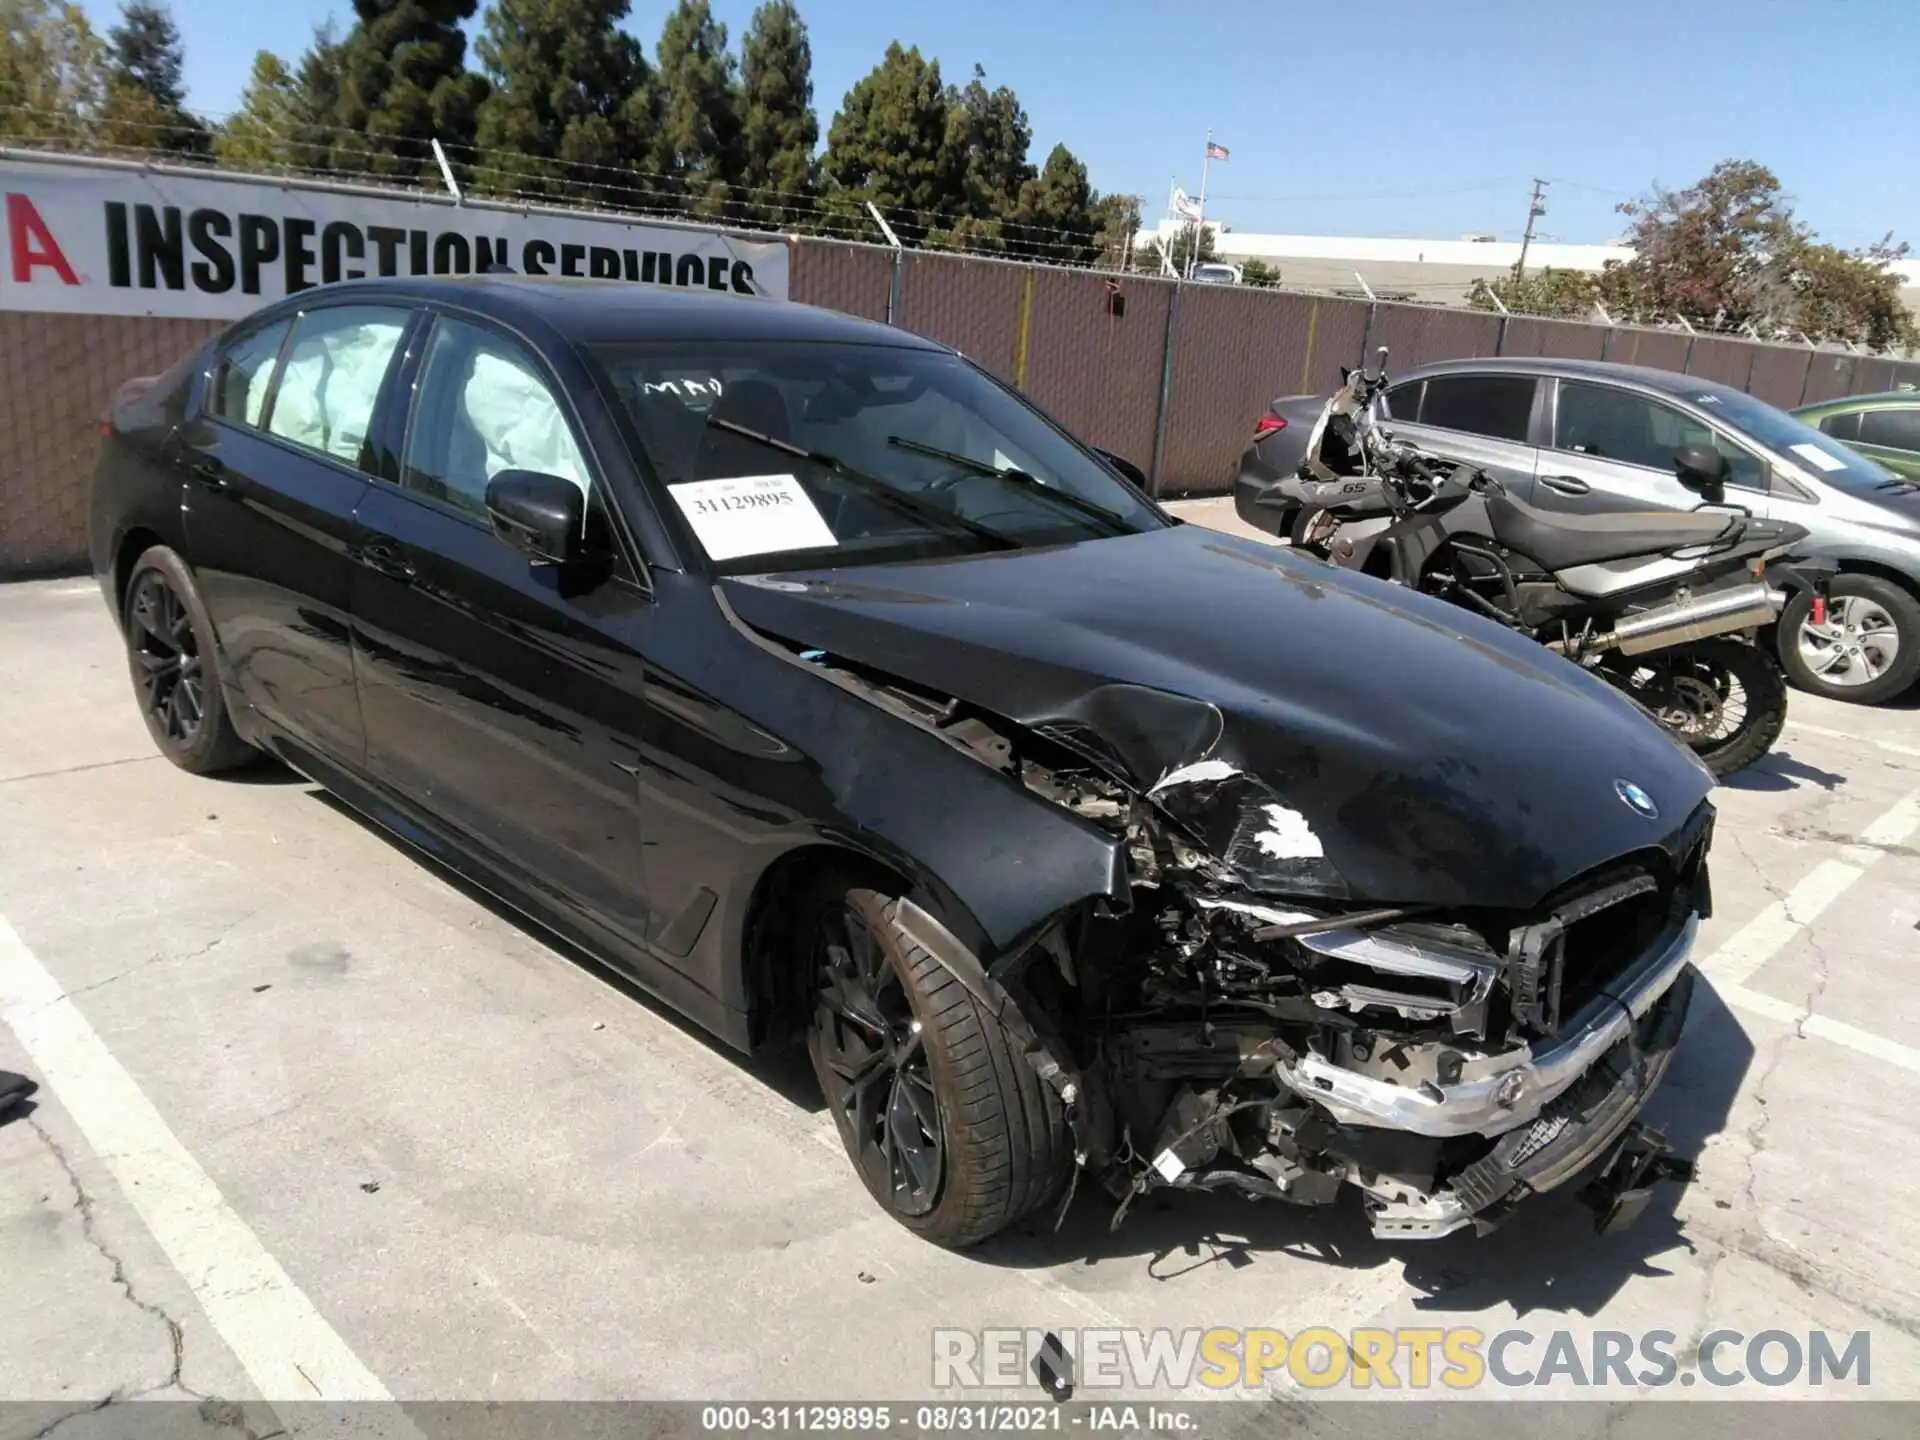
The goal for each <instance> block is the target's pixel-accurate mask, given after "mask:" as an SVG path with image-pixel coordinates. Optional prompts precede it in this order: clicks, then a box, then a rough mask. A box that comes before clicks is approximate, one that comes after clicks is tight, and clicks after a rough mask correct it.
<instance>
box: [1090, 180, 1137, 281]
mask: <svg viewBox="0 0 1920 1440" xmlns="http://www.w3.org/2000/svg"><path fill="white" fill-rule="evenodd" d="M1093 218H1094V223H1095V224H1096V225H1097V226H1098V227H1099V229H1098V231H1097V233H1096V235H1095V237H1094V238H1095V241H1096V243H1097V244H1098V245H1099V246H1100V263H1101V264H1102V265H1106V266H1110V267H1111V268H1113V269H1115V270H1119V269H1122V268H1127V269H1132V268H1133V267H1134V266H1136V265H1138V264H1139V263H1140V260H1139V257H1138V256H1136V255H1134V254H1133V253H1132V246H1133V242H1134V238H1135V237H1136V236H1137V235H1139V233H1140V197H1139V196H1138V195H1102V196H1101V197H1100V198H1099V199H1098V200H1097V201H1095V202H1094V206H1093Z"/></svg>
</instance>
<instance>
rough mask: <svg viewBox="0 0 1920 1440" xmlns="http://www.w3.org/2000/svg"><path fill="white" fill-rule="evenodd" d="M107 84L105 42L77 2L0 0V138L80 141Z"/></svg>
mask: <svg viewBox="0 0 1920 1440" xmlns="http://www.w3.org/2000/svg"><path fill="white" fill-rule="evenodd" d="M106 85H107V67H106V47H105V46H104V45H103V44H102V43H101V41H100V37H99V36H98V35H96V34H94V32H93V27H92V26H90V25H89V24H87V17H86V15H85V13H84V12H82V10H81V9H80V7H79V6H78V5H72V4H61V3H57V0H0V138H4V139H6V140H9V141H13V142H26V143H29V144H35V145H51V146H58V147H62V148H72V147H76V146H78V145H81V144H83V143H85V140H86V138H87V136H88V134H89V133H90V131H91V128H92V125H93V122H94V120H95V118H96V117H97V116H98V114H99V111H100V107H101V105H102V103H103V101H104V100H105V98H106Z"/></svg>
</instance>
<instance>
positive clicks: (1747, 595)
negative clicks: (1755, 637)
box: [1552, 583, 1781, 655]
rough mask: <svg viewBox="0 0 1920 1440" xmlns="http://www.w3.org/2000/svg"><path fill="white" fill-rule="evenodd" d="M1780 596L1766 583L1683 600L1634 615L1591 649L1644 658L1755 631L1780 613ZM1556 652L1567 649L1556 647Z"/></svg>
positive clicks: (1589, 643)
mask: <svg viewBox="0 0 1920 1440" xmlns="http://www.w3.org/2000/svg"><path fill="white" fill-rule="evenodd" d="M1777 593H1778V592H1776V591H1772V590H1770V589H1769V588H1768V587H1767V586H1766V585H1763V584H1758V583H1756V584H1753V585H1742V586H1739V587H1737V588H1735V589H1732V590H1719V591H1716V592H1714V593H1713V594H1711V595H1706V596H1702V597H1701V598H1699V599H1697V600H1683V601H1678V602H1676V603H1674V604H1672V605H1662V606H1660V607H1659V608H1658V609H1656V610H1645V611H1642V612H1641V613H1640V614H1638V615H1630V616H1628V617H1627V618H1626V619H1624V620H1622V621H1621V622H1620V623H1619V624H1618V625H1616V626H1614V628H1613V629H1612V630H1610V631H1608V632H1607V633H1605V634H1603V635H1594V636H1590V637H1588V639H1587V642H1586V646H1587V648H1590V649H1595V650H1618V651H1620V653H1621V654H1623V655H1644V654H1646V653H1647V652H1648V651H1649V650H1664V649H1666V648H1667V647H1668V646H1670V645H1684V644H1686V643H1688V642H1689V641H1692V640H1708V639H1711V638H1712V637H1713V636H1715V635H1728V634H1731V633H1733V632H1734V631H1736V630H1753V629H1757V628H1759V627H1760V626H1762V625H1771V624H1772V623H1773V622H1774V621H1775V620H1776V619H1777V618H1779V615H1780V608H1781V607H1780V602H1779V601H1778V600H1777V599H1776V598H1775V596H1776V594H1777ZM1552 648H1554V649H1560V648H1563V647H1561V646H1559V645H1557V644H1556V645H1555V646H1553V647H1552Z"/></svg>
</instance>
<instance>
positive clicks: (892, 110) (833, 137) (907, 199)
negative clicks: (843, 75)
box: [821, 41, 963, 243]
mask: <svg viewBox="0 0 1920 1440" xmlns="http://www.w3.org/2000/svg"><path fill="white" fill-rule="evenodd" d="M949 108H950V106H949V102H948V91H947V87H946V86H945V85H944V84H942V83H941V80H940V63H939V61H937V60H928V59H925V58H924V57H922V55H921V54H920V51H919V49H918V47H910V48H905V49H903V48H902V47H901V45H900V43H899V42H898V41H895V42H894V43H893V44H891V45H889V46H888V47H887V53H886V58H884V59H883V60H882V61H881V62H880V63H879V64H878V65H876V66H875V67H874V68H873V70H872V71H870V72H869V73H868V74H867V75H865V76H863V77H862V78H861V79H860V80H859V81H858V82H856V83H855V85H854V87H853V88H852V89H851V90H849V91H848V92H847V95H846V98H845V99H844V100H842V101H841V102H840V109H839V112H838V113H837V114H835V116H834V117H833V124H832V125H831V126H830V127H829V128H828V130H827V153H826V156H825V157H824V159H823V160H822V162H821V169H822V171H823V173H824V176H825V178H826V181H827V183H828V186H829V190H830V195H831V198H832V199H833V201H834V204H835V207H836V208H837V209H838V210H840V211H842V212H844V213H855V212H857V211H858V209H859V207H860V206H861V205H862V204H863V203H864V202H866V201H872V202H873V203H874V204H875V205H877V206H879V207H880V209H881V211H882V212H883V213H885V214H886V215H887V218H888V220H889V222H890V223H891V224H892V225H893V227H894V230H895V231H896V232H897V233H898V234H899V235H900V237H901V239H902V240H905V241H908V242H910V243H917V242H918V241H919V240H921V239H923V238H924V237H925V236H926V234H927V232H928V229H929V224H928V222H929V219H930V218H931V219H935V220H937V219H938V218H939V217H943V216H952V215H954V214H955V213H956V212H957V210H958V208H959V207H958V203H957V202H958V200H959V197H960V193H961V181H962V178H963V177H962V174H961V173H958V172H957V169H956V165H955V159H956V152H955V150H954V147H953V146H952V144H951V143H950V142H949V137H948V128H947V121H948V111H949Z"/></svg>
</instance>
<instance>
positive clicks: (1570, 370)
mask: <svg viewBox="0 0 1920 1440" xmlns="http://www.w3.org/2000/svg"><path fill="white" fill-rule="evenodd" d="M1462 371H1466V372H1471V373H1472V374H1475V375H1497V374H1506V375H1558V376H1562V377H1565V378H1568V379H1576V380H1611V381H1613V382H1614V383H1615V384H1622V385H1638V386H1640V387H1642V388H1643V389H1647V390H1659V391H1662V392H1664V393H1666V394H1668V395H1679V396H1686V395H1698V394H1701V393H1703V392H1705V393H1714V392H1718V393H1720V394H1723V395H1738V394H1740V393H1742V392H1740V391H1738V390H1735V389H1733V388H1732V387H1731V386H1728V385H1722V384H1720V383H1719V382H1718V381H1715V380H1703V379H1701V377H1700V376H1698V375H1683V374H1681V373H1680V372H1679V371H1677V370H1656V369H1654V368H1653V367H1652V366H1650V365H1619V364H1615V363H1614V362H1613V361H1611V360H1558V359H1554V358H1551V357H1549V356H1532V355H1529V356H1524V357H1523V356H1513V355H1503V356H1488V357H1486V358H1485V359H1480V360H1438V361H1435V362H1433V363H1432V364H1428V365H1416V366H1414V367H1413V368H1412V369H1410V370H1408V371H1407V372H1406V374H1404V375H1401V376H1398V377H1396V378H1397V379H1400V380H1419V379H1425V378H1427V377H1429V376H1433V375H1451V374H1458V373H1460V372H1462Z"/></svg>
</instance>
